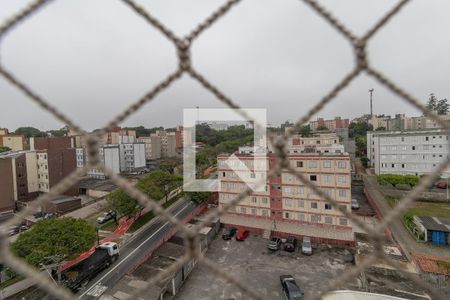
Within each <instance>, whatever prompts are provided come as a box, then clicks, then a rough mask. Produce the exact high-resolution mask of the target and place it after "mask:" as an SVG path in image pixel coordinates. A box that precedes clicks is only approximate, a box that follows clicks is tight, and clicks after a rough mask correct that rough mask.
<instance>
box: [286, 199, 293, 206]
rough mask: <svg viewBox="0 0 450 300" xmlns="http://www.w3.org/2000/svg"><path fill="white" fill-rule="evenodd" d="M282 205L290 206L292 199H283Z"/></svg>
mask: <svg viewBox="0 0 450 300" xmlns="http://www.w3.org/2000/svg"><path fill="white" fill-rule="evenodd" d="M284 206H286V207H292V200H291V199H284Z"/></svg>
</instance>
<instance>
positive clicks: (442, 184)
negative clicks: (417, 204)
mask: <svg viewBox="0 0 450 300" xmlns="http://www.w3.org/2000/svg"><path fill="white" fill-rule="evenodd" d="M436 187H437V188H438V189H446V188H447V181H445V180H439V181H438V182H436Z"/></svg>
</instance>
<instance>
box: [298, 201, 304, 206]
mask: <svg viewBox="0 0 450 300" xmlns="http://www.w3.org/2000/svg"><path fill="white" fill-rule="evenodd" d="M297 207H305V201H303V200H297Z"/></svg>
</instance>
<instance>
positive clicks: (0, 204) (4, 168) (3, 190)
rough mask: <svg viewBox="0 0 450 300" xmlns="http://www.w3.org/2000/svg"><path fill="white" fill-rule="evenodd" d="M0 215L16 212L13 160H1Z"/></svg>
mask: <svg viewBox="0 0 450 300" xmlns="http://www.w3.org/2000/svg"><path fill="white" fill-rule="evenodd" d="M0 177H1V178H2V179H1V180H0V213H7V212H11V213H12V212H13V210H14V188H13V185H14V179H13V170H12V162H11V158H0Z"/></svg>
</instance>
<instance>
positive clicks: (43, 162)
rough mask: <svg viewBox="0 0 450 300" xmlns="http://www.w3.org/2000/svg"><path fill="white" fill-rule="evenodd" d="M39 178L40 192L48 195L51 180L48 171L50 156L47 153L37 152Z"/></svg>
mask: <svg viewBox="0 0 450 300" xmlns="http://www.w3.org/2000/svg"><path fill="white" fill-rule="evenodd" d="M36 162H37V177H38V188H39V191H40V192H45V193H48V192H49V191H50V179H49V171H48V154H47V152H46V151H38V152H37V160H36Z"/></svg>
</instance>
